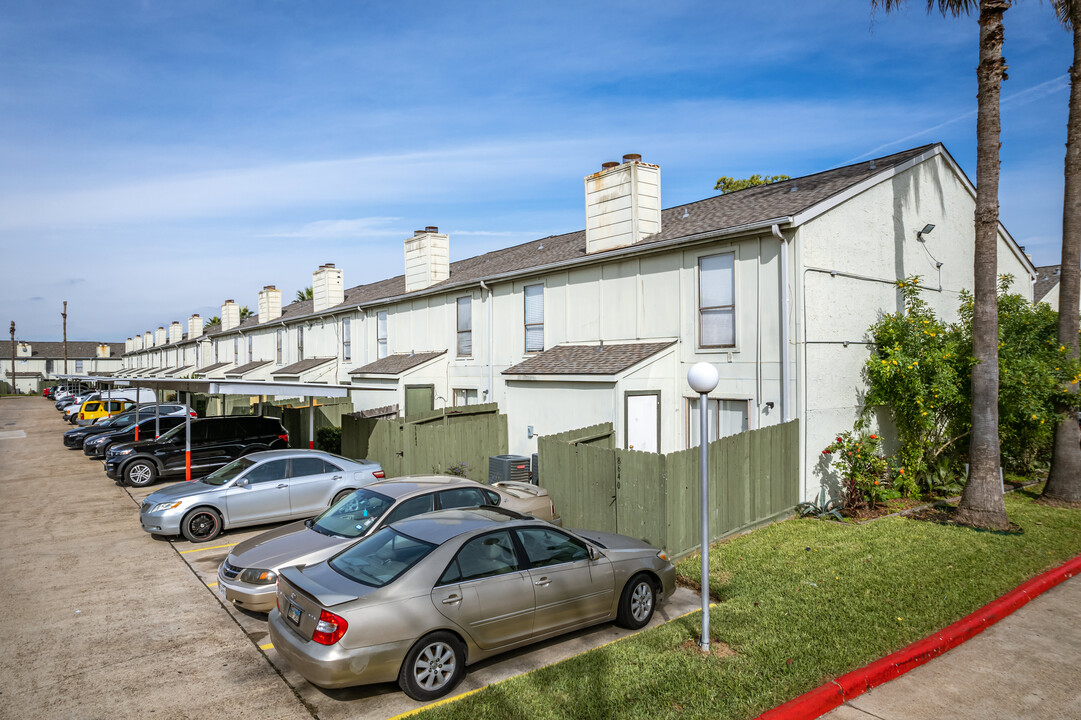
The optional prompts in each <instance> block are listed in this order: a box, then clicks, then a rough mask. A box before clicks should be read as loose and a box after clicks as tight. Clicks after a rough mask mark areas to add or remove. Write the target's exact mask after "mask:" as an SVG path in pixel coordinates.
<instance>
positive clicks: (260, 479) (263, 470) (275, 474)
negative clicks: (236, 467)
mask: <svg viewBox="0 0 1081 720" xmlns="http://www.w3.org/2000/svg"><path fill="white" fill-rule="evenodd" d="M287 462H289V461H288V460H271V461H270V462H265V463H263V464H262V465H256V466H255V467H253V468H252V469H251V470H249V471H248V474H247V475H245V476H244V479H245V480H247V481H248V482H249V483H251V484H252V485H255V484H256V483H265V482H280V481H282V480H284V479H285V464H286V463H287Z"/></svg>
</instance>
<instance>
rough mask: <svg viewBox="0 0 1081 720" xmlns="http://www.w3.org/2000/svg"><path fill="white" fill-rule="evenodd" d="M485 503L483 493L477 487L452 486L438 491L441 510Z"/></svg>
mask: <svg viewBox="0 0 1081 720" xmlns="http://www.w3.org/2000/svg"><path fill="white" fill-rule="evenodd" d="M486 504H487V503H486V502H485V497H484V494H483V493H482V492H481V491H480V489H479V488H471V487H466V488H454V489H453V490H444V491H442V492H441V493H439V508H440V509H441V510H450V509H451V508H468V507H479V506H481V505H486Z"/></svg>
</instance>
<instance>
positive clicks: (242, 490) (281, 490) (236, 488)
mask: <svg viewBox="0 0 1081 720" xmlns="http://www.w3.org/2000/svg"><path fill="white" fill-rule="evenodd" d="M288 462H289V461H288V460H270V461H268V462H264V463H260V464H259V465H256V466H255V467H253V468H251V469H250V470H248V472H247V473H245V474H244V475H242V476H241V477H240V478H237V480H238V481H239V480H247V485H246V486H243V487H242V486H240V485H237V484H236V483H233V485H232V486H230V487H229V488H228V489H227V490H226V491H225V508H226V510H227V511H228V513H229V518H228V523H229V524H230V525H240V524H245V523H257V522H270V521H272V520H279V519H282V518H286V517H288V516H289V483H288V482H287V481H286V478H287V471H288V469H289V468H288Z"/></svg>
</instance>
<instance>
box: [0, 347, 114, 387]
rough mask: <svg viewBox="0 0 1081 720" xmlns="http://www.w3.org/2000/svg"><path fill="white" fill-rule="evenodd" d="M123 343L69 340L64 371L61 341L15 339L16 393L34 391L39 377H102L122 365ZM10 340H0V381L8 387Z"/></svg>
mask: <svg viewBox="0 0 1081 720" xmlns="http://www.w3.org/2000/svg"><path fill="white" fill-rule="evenodd" d="M126 349H127V345H126V343H118V342H114V343H106V342H82V341H71V342H69V343H68V350H67V371H65V370H64V343H62V342H39V341H37V340H32V341H24V340H16V341H15V378H14V380H15V383H14V387H15V388H16V391H17V392H20V393H36V392H38V389H39V385H40V384H41V381H43V380H56V379H57V377H58V376H60V375H82V376H87V377H89V376H98V377H100V376H106V375H112V374H113V373H115V372H116V371H118V370H120V369H121V368H122V367H124V365H125V362H127V361H126V360H125V359H124V357H123V353H124V351H125V350H126ZM11 354H12V353H11V341H10V340H3V341H0V382H2V383H4V385H5V388H11V387H12V377H11V374H12V370H11Z"/></svg>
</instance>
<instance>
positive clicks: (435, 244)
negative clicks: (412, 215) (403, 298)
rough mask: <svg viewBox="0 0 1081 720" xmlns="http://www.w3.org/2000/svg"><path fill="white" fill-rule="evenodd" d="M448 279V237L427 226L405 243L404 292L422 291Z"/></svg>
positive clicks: (433, 227)
mask: <svg viewBox="0 0 1081 720" xmlns="http://www.w3.org/2000/svg"><path fill="white" fill-rule="evenodd" d="M449 277H450V237H449V236H447V235H444V234H442V233H440V232H439V228H437V227H435V226H434V225H429V226H428V227H426V228H424V229H423V230H417V231H416V232H414V233H413V237H411V238H408V239H406V241H405V291H406V292H414V291H416V290H423V289H425V288H429V287H431V286H432V285H435V284H437V283H441V282H443V281H444V280H446V279H447V278H449Z"/></svg>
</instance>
